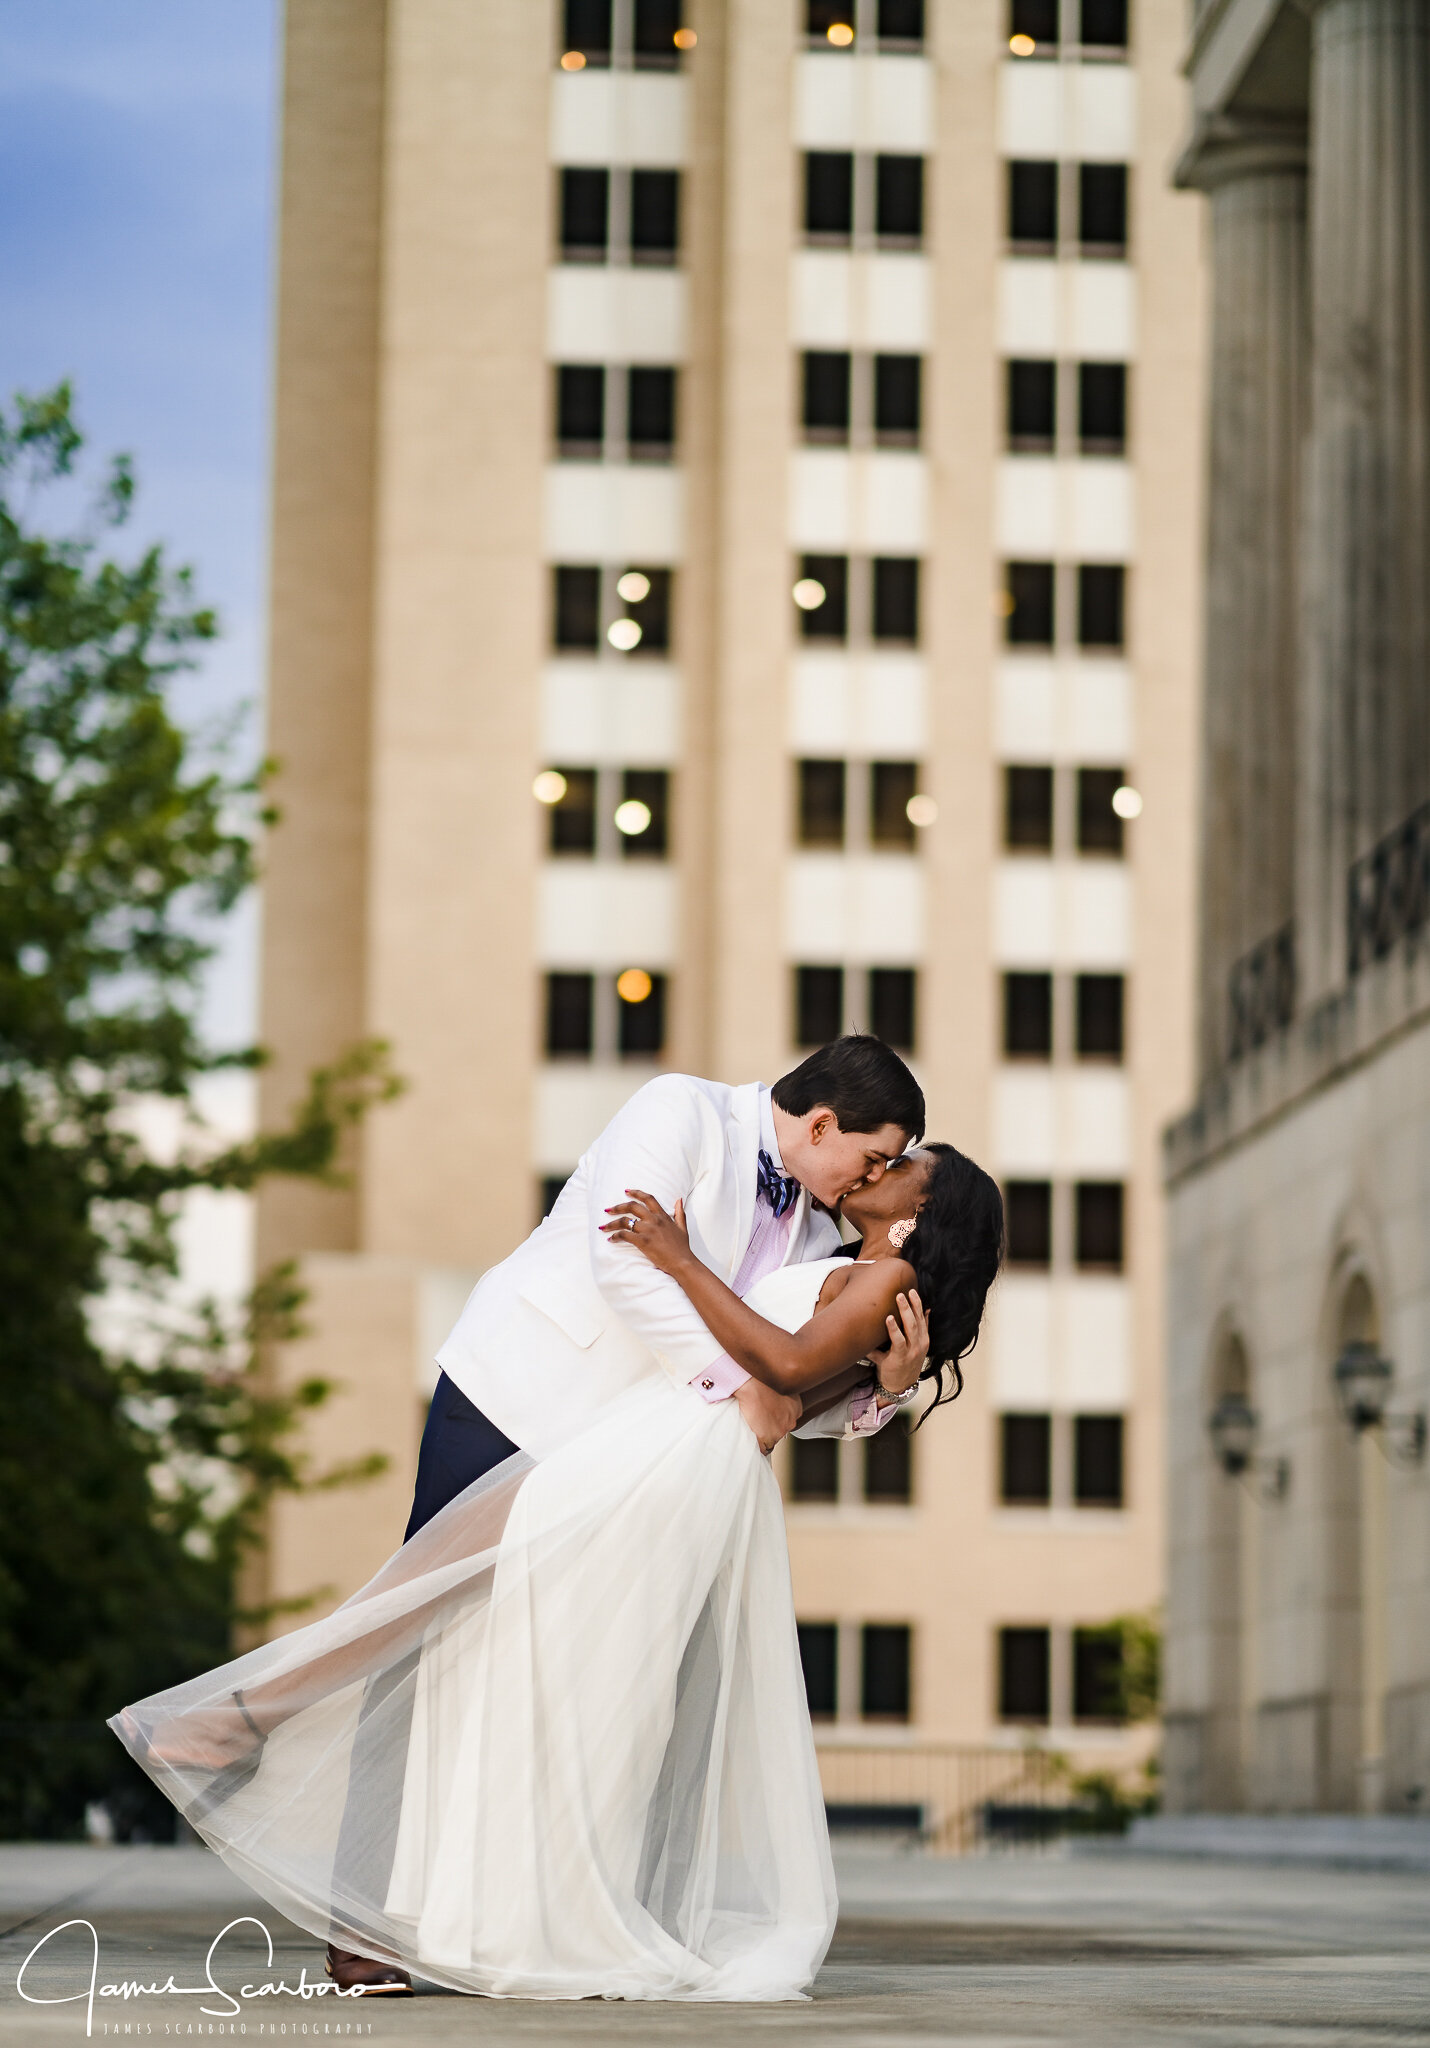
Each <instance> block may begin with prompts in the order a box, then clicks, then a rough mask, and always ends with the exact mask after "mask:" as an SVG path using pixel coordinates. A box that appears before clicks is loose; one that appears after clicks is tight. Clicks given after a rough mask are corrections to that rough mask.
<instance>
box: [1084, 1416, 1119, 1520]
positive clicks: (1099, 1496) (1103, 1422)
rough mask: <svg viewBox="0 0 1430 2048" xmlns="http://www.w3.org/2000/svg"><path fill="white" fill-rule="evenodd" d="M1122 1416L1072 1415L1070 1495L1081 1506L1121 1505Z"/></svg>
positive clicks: (1113, 1506)
mask: <svg viewBox="0 0 1430 2048" xmlns="http://www.w3.org/2000/svg"><path fill="white" fill-rule="evenodd" d="M1122 1483H1123V1482H1122V1417H1121V1416H1120V1415H1075V1416H1074V1417H1073V1499H1074V1500H1075V1501H1076V1502H1077V1504H1078V1506H1079V1507H1080V1508H1120V1507H1121V1506H1122Z"/></svg>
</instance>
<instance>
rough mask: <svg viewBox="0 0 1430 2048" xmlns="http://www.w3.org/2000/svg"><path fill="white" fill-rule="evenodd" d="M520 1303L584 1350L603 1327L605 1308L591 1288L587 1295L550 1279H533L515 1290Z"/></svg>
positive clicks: (604, 1324) (594, 1339)
mask: <svg viewBox="0 0 1430 2048" xmlns="http://www.w3.org/2000/svg"><path fill="white" fill-rule="evenodd" d="M517 1291H518V1293H519V1294H520V1296H521V1298H522V1300H523V1301H525V1302H527V1303H529V1304H530V1306H531V1307H532V1308H534V1309H539V1310H540V1312H541V1314H542V1315H544V1316H545V1317H546V1319H547V1321H548V1322H552V1323H555V1325H556V1327H557V1329H558V1330H560V1331H561V1333H562V1335H563V1336H566V1337H569V1338H570V1339H571V1342H572V1343H573V1344H579V1345H580V1347H581V1349H582V1350H583V1351H584V1350H585V1349H586V1348H587V1346H588V1345H590V1344H594V1343H595V1341H596V1339H597V1338H598V1337H599V1336H600V1334H601V1332H602V1330H604V1328H605V1327H606V1306H605V1303H604V1302H603V1301H602V1300H601V1297H600V1296H599V1295H598V1294H597V1293H596V1291H595V1289H594V1288H593V1289H592V1290H591V1292H590V1294H582V1293H580V1292H578V1291H576V1290H574V1289H572V1290H567V1289H566V1288H564V1287H561V1286H560V1285H558V1284H555V1283H553V1282H552V1281H550V1280H541V1279H532V1280H528V1281H527V1282H526V1284H525V1285H524V1286H522V1287H520V1288H519V1289H518V1290H517Z"/></svg>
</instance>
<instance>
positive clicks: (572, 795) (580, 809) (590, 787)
mask: <svg viewBox="0 0 1430 2048" xmlns="http://www.w3.org/2000/svg"><path fill="white" fill-rule="evenodd" d="M556 772H557V774H558V775H559V776H560V777H561V778H562V780H563V781H564V782H565V784H566V788H565V790H564V791H563V793H562V794H561V795H560V796H559V797H558V798H557V800H556V802H555V803H554V804H552V805H551V806H550V807H549V813H548V824H547V842H546V843H547V849H548V851H549V852H551V853H553V854H572V853H575V854H587V855H589V854H594V853H595V851H596V771H595V769H594V768H558V769H557V771H556Z"/></svg>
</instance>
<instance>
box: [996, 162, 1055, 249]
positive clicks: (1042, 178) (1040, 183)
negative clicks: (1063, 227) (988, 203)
mask: <svg viewBox="0 0 1430 2048" xmlns="http://www.w3.org/2000/svg"><path fill="white" fill-rule="evenodd" d="M1008 240H1009V242H1010V243H1011V244H1012V246H1013V248H1014V249H1015V250H1016V251H1017V252H1018V254H1019V255H1023V256H1051V255H1053V254H1054V253H1055V251H1056V249H1057V246H1058V167H1057V165H1056V164H1055V163H1052V162H1044V161H1042V160H1041V159H1039V160H1037V161H1029V162H1013V163H1010V164H1009V166H1008Z"/></svg>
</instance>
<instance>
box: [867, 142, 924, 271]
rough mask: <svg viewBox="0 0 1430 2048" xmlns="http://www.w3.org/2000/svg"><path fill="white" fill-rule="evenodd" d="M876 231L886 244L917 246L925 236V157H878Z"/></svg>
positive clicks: (899, 247)
mask: <svg viewBox="0 0 1430 2048" xmlns="http://www.w3.org/2000/svg"><path fill="white" fill-rule="evenodd" d="M874 233H875V235H876V236H877V237H878V240H879V241H880V242H881V243H882V244H884V245H885V246H886V247H893V248H897V249H916V248H918V247H919V245H920V243H921V242H922V241H923V237H924V160H923V158H922V157H921V156H877V157H875V159H874Z"/></svg>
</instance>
